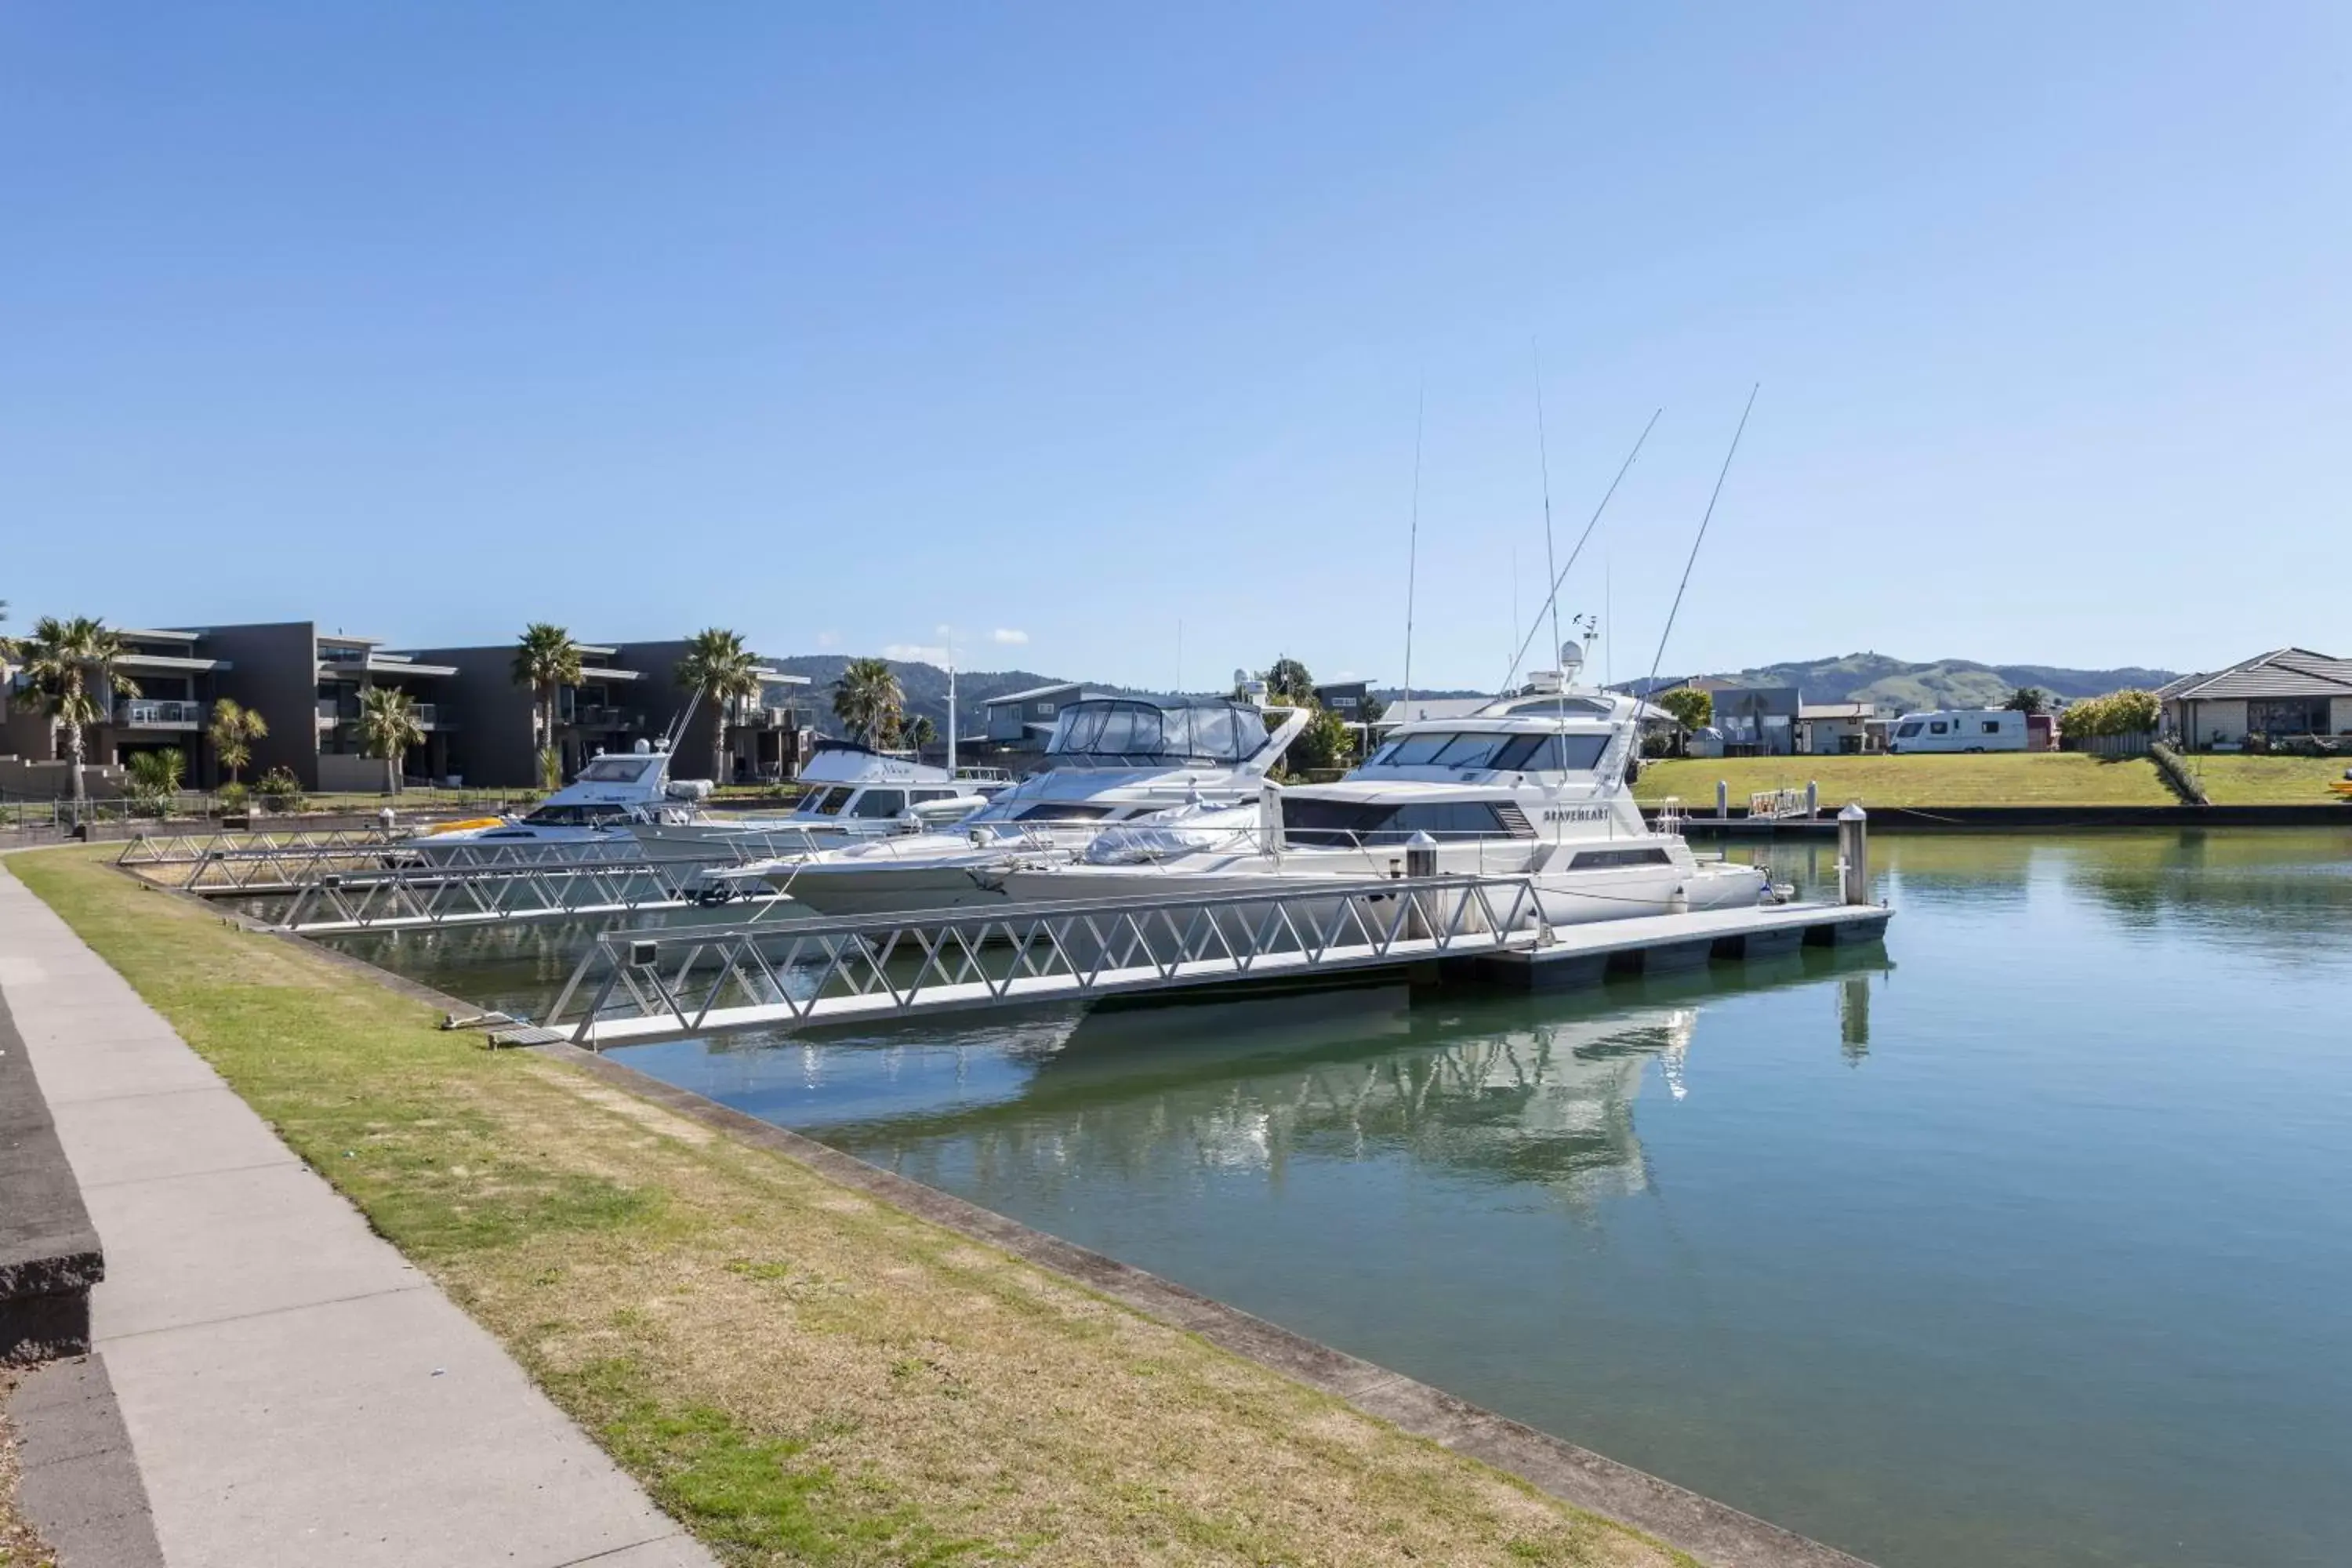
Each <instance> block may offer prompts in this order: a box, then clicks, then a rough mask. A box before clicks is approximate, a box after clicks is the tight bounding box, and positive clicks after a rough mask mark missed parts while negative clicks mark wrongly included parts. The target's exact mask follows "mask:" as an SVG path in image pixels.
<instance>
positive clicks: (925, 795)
mask: <svg viewBox="0 0 2352 1568" xmlns="http://www.w3.org/2000/svg"><path fill="white" fill-rule="evenodd" d="M800 782H801V783H802V784H804V785H806V786H807V787H808V793H807V794H806V795H803V796H802V797H801V801H800V804H799V805H797V806H795V807H794V808H793V810H792V811H791V812H789V813H787V814H784V815H782V816H734V815H731V814H729V813H725V812H705V813H702V814H699V815H698V816H695V817H694V818H693V819H692V820H690V821H684V822H670V821H662V822H649V823H641V824H638V825H635V826H633V827H632V828H631V830H630V831H632V832H633V833H634V834H635V836H636V839H637V842H638V843H639V844H641V845H643V846H644V847H645V852H646V858H648V859H652V860H698V861H699V860H709V859H710V858H712V856H713V853H714V851H715V850H725V851H727V852H729V853H731V854H733V855H735V856H736V857H738V858H742V859H747V860H750V859H765V858H776V857H780V856H788V855H806V854H812V853H814V852H816V851H818V850H823V849H837V848H840V847H843V846H845V845H847V844H851V843H856V842H859V841H862V840H865V839H869V838H880V837H887V836H889V835H892V834H911V833H922V832H926V831H929V830H930V829H933V828H939V827H945V826H952V825H953V824H955V823H958V822H961V821H962V820H963V819H964V818H965V817H967V816H971V814H972V813H974V812H976V811H978V810H980V809H981V808H982V806H984V805H987V804H988V802H989V797H990V796H991V795H994V794H996V793H997V792H998V791H1000V790H1003V788H1005V787H1006V786H1007V785H1008V784H1010V783H1011V781H1010V780H1009V779H1007V778H1005V777H1004V776H1003V774H1001V773H999V774H995V775H993V776H984V775H982V773H979V772H978V771H977V770H971V771H963V772H950V770H948V769H946V768H935V767H931V766H929V765H927V764H925V763H918V762H916V761H914V760H913V759H911V758H909V757H903V756H893V755H891V754H890V753H889V752H877V751H876V750H874V749H873V748H872V747H870V746H864V745H860V744H859V743H858V742H855V741H836V740H832V739H829V738H828V739H825V740H822V741H819V742H817V743H816V750H815V752H814V753H813V754H812V755H811V756H810V758H809V760H808V763H807V765H806V766H804V767H803V768H802V769H801V772H800Z"/></svg>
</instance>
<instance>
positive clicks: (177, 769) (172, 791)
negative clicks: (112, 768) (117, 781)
mask: <svg viewBox="0 0 2352 1568" xmlns="http://www.w3.org/2000/svg"><path fill="white" fill-rule="evenodd" d="M187 765H188V764H187V759H186V758H184V757H183V756H182V755H180V750H179V748H178V747H177V746H165V747H163V749H162V750H160V751H154V752H132V753H131V795H134V796H135V797H137V798H138V799H139V800H140V801H141V802H142V803H144V804H145V805H148V806H149V807H151V808H152V809H153V811H154V813H155V815H156V816H165V815H167V814H169V812H170V811H171V807H172V797H173V795H177V794H179V793H180V775H181V774H182V773H184V772H185V771H186V768H187Z"/></svg>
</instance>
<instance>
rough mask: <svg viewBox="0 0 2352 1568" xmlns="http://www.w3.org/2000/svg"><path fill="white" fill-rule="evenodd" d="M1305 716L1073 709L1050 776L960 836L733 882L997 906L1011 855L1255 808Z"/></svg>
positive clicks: (788, 860) (1160, 705)
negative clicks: (1127, 827) (1145, 824)
mask: <svg viewBox="0 0 2352 1568" xmlns="http://www.w3.org/2000/svg"><path fill="white" fill-rule="evenodd" d="M1307 717H1308V715H1307V711H1306V710H1304V709H1291V708H1261V707H1259V706H1257V705H1256V704H1255V703H1252V702H1245V701H1241V700H1228V699H1225V698H1173V699H1167V698H1160V699H1153V698H1136V697H1110V698H1087V699H1086V700H1081V701H1077V702H1070V703H1066V704H1064V705H1063V707H1062V710H1061V711H1060V712H1059V713H1058V714H1056V715H1055V720H1054V732H1053V735H1052V736H1051V738H1050V739H1049V740H1048V741H1047V742H1046V744H1045V768H1044V769H1043V770H1041V771H1040V772H1037V773H1032V774H1031V775H1030V776H1029V777H1028V778H1026V779H1024V780H1023V781H1022V782H1021V783H1019V784H1015V785H1013V787H1012V788H1010V789H1008V790H1006V791H1004V792H1003V794H1001V795H998V796H997V797H996V798H995V799H994V800H992V801H991V802H990V803H989V804H988V805H986V806H985V807H983V808H982V809H981V810H980V811H978V812H976V813H974V814H973V815H972V816H969V817H966V818H965V819H964V820H963V822H962V823H961V824H960V825H959V826H957V827H956V828H955V830H953V831H951V832H938V833H923V834H915V835H911V836H903V837H888V838H881V839H877V840H874V841H872V842H869V843H863V844H856V845H851V846H848V847H843V848H838V849H830V850H825V851H824V852H822V853H819V854H815V855H807V856H791V857H782V858H777V859H775V860H772V861H767V862H762V863H761V864H758V865H755V866H751V867H746V868H743V869H742V870H741V871H740V872H738V873H735V875H737V876H746V877H749V876H756V877H759V878H760V879H763V880H765V881H767V882H768V883H769V884H770V885H771V886H773V887H775V888H777V889H782V890H783V891H786V892H789V893H790V894H792V896H793V897H794V898H796V899H798V900H800V901H801V902H803V904H805V905H807V906H808V907H809V908H811V909H814V910H820V911H823V912H824V913H826V914H842V915H861V914H886V913H897V912H901V911H908V910H940V909H958V908H961V907H964V906H966V905H969V904H975V903H990V904H992V903H999V902H1002V901H1003V892H1002V891H1001V890H1000V889H998V888H997V887H996V886H995V885H994V881H993V879H994V877H995V875H996V874H997V873H998V872H999V871H1001V870H1002V868H1003V867H1004V866H1006V865H1007V864H1008V863H1010V862H1011V861H1012V860H1013V859H1014V858H1019V859H1021V860H1022V861H1023V862H1024V863H1026V864H1052V863H1057V862H1063V861H1068V860H1072V859H1075V858H1077V856H1078V855H1079V854H1080V853H1081V852H1082V851H1083V850H1084V849H1085V848H1086V847H1087V845H1088V844H1089V843H1091V842H1092V841H1093V839H1094V838H1095V837H1096V836H1097V834H1100V833H1102V832H1105V831H1107V830H1108V829H1110V828H1113V827H1116V826H1119V825H1121V824H1126V823H1133V822H1138V821H1142V820H1145V819H1149V818H1153V817H1156V816H1160V814H1162V813H1165V812H1169V811H1171V810H1176V809H1193V810H1198V809H1203V808H1211V809H1213V808H1216V807H1233V806H1235V805H1248V803H1251V802H1254V801H1255V799H1256V798H1257V795H1258V793H1259V791H1260V789H1261V788H1262V787H1263V786H1264V784H1265V775H1266V773H1267V772H1268V771H1269V770H1270V769H1272V768H1273V766H1274V765H1275V763H1277V762H1278V761H1280V760H1281V758H1282V754H1283V752H1286V750H1288V749H1289V746H1290V742H1292V741H1293V740H1295V739H1297V735H1298V732H1299V731H1301V730H1303V729H1305V728H1306V726H1307ZM1269 721H1274V728H1273V729H1272V730H1271V731H1269V730H1268V728H1267V725H1268V722H1269ZM1249 809H1252V810H1254V809H1255V807H1254V806H1250V807H1249Z"/></svg>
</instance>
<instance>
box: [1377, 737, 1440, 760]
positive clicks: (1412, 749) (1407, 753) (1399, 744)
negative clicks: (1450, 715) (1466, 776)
mask: <svg viewBox="0 0 2352 1568" xmlns="http://www.w3.org/2000/svg"><path fill="white" fill-rule="evenodd" d="M1454 740H1455V737H1454V735H1452V734H1447V733H1440V734H1435V735H1402V736H1400V737H1398V738H1397V739H1396V740H1393V741H1391V742H1389V744H1388V749H1387V750H1385V751H1383V752H1381V755H1380V758H1379V761H1380V763H1381V765H1382V766H1384V767H1391V768H1425V767H1427V766H1429V764H1430V761H1431V759H1433V757H1435V756H1436V755H1437V753H1438V752H1442V751H1444V750H1445V748H1446V747H1448V746H1450V745H1452V744H1453V743H1454Z"/></svg>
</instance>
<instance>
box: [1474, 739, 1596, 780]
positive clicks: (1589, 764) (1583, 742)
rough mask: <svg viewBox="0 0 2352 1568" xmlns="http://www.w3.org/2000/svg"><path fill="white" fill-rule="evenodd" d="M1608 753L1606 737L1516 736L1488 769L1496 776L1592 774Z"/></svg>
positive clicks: (1498, 753) (1497, 754) (1497, 755)
mask: <svg viewBox="0 0 2352 1568" xmlns="http://www.w3.org/2000/svg"><path fill="white" fill-rule="evenodd" d="M1608 749H1609V737H1608V736H1606V735H1515V736H1513V737H1512V738H1511V743H1510V744H1509V745H1508V746H1507V747H1505V748H1504V749H1503V750H1502V751H1501V752H1497V753H1496V757H1495V760H1494V762H1493V763H1491V764H1489V765H1490V766H1492V767H1493V768H1494V769H1495V770H1496V772H1497V773H1591V771H1592V770H1593V769H1595V768H1597V767H1599V766H1600V765H1601V753H1602V752H1606V751H1607V750H1608Z"/></svg>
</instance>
